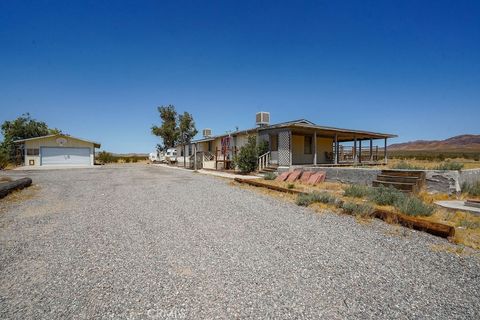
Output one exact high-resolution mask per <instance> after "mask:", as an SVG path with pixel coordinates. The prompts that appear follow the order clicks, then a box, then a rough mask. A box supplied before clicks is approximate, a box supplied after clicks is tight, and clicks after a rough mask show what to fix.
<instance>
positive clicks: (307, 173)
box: [300, 171, 313, 183]
mask: <svg viewBox="0 0 480 320" xmlns="http://www.w3.org/2000/svg"><path fill="white" fill-rule="evenodd" d="M312 175H313V172H312V171H305V172H303V174H302V177H301V178H300V182H305V183H306V182H308V179H310V177H311V176H312Z"/></svg>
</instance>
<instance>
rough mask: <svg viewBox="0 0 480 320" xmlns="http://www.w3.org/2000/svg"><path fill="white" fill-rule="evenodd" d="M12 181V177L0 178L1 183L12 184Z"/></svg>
mask: <svg viewBox="0 0 480 320" xmlns="http://www.w3.org/2000/svg"><path fill="white" fill-rule="evenodd" d="M10 181H12V178H10V177H0V182H10Z"/></svg>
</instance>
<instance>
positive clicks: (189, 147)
mask: <svg viewBox="0 0 480 320" xmlns="http://www.w3.org/2000/svg"><path fill="white" fill-rule="evenodd" d="M192 154H193V152H192V145H191V144H189V145H188V155H190V156H191V155H192Z"/></svg>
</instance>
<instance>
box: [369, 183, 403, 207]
mask: <svg viewBox="0 0 480 320" xmlns="http://www.w3.org/2000/svg"><path fill="white" fill-rule="evenodd" d="M404 197H405V195H404V194H403V193H402V192H400V191H398V190H397V189H395V188H394V187H388V188H387V187H385V186H379V187H376V188H372V189H371V192H370V193H369V195H368V199H369V200H370V201H373V202H375V203H376V204H378V205H381V206H387V205H388V206H391V205H394V204H395V203H396V202H397V201H399V200H402V199H403V198H404Z"/></svg>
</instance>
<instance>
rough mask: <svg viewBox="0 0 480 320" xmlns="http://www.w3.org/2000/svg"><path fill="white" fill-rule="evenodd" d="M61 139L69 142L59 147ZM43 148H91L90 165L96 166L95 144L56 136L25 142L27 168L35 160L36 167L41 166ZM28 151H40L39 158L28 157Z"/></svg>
mask: <svg viewBox="0 0 480 320" xmlns="http://www.w3.org/2000/svg"><path fill="white" fill-rule="evenodd" d="M59 137H61V138H64V139H65V140H67V142H66V143H65V144H63V146H62V145H59V144H58V143H57V142H56V140H57V139H58V138H59ZM41 147H56V148H62V147H64V148H89V149H90V164H91V165H92V166H93V165H94V164H95V147H94V145H93V143H91V142H87V141H82V140H77V139H75V138H72V137H66V136H54V137H48V138H42V139H35V140H28V141H25V166H29V163H30V160H34V161H35V164H34V166H40V156H41V152H42V150H41ZM27 149H39V153H40V154H39V155H38V156H29V155H27Z"/></svg>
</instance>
